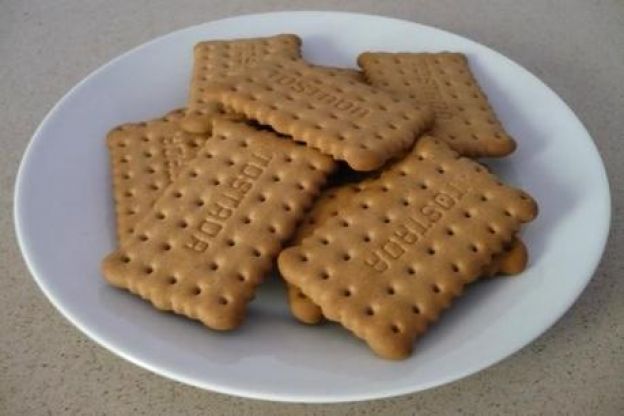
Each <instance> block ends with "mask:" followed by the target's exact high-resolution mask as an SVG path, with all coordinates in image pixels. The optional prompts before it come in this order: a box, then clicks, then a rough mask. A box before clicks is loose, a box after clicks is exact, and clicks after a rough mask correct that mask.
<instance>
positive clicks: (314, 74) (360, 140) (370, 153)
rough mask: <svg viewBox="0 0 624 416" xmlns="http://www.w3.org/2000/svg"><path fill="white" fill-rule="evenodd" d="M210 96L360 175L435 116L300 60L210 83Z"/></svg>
mask: <svg viewBox="0 0 624 416" xmlns="http://www.w3.org/2000/svg"><path fill="white" fill-rule="evenodd" d="M205 92H206V96H207V97H209V98H210V99H212V100H214V101H218V102H219V103H221V104H222V105H223V106H224V107H225V108H226V109H228V110H230V111H232V112H234V113H239V114H243V115H244V116H245V117H247V118H249V119H252V120H256V121H258V122H259V123H261V124H265V125H270V126H271V127H272V128H273V129H274V130H275V131H277V132H279V133H282V134H286V135H289V136H292V138H293V139H294V140H296V141H301V142H304V143H306V144H307V145H308V146H311V147H314V148H316V149H319V150H320V151H321V152H323V153H325V154H328V155H331V156H332V157H333V158H334V159H336V160H344V161H345V162H347V163H348V164H349V166H350V167H351V168H353V169H355V170H361V171H370V170H374V169H377V168H379V167H381V166H382V165H383V164H384V163H385V162H386V161H388V160H390V159H391V158H393V157H394V156H396V155H397V154H400V153H401V152H403V151H405V150H406V149H408V148H409V147H410V146H411V145H412V144H413V143H414V140H415V139H416V138H417V137H418V135H419V133H420V132H422V131H423V130H424V129H426V128H427V127H428V126H429V123H430V122H431V113H430V111H429V110H428V109H427V108H426V107H419V106H418V105H417V104H415V103H414V102H413V101H412V100H409V99H399V98H396V97H393V96H391V95H389V94H388V93H385V92H382V91H380V90H378V89H376V88H373V87H370V86H368V85H366V84H363V83H361V82H358V81H354V80H351V79H348V78H346V77H339V76H330V75H328V74H327V72H326V71H323V70H319V69H318V68H314V67H312V66H310V65H307V64H305V63H303V62H301V61H287V60H281V61H279V60H277V59H275V60H271V61H264V62H262V63H259V64H257V65H256V66H254V67H253V68H252V69H248V70H246V71H245V72H244V73H243V74H240V75H237V76H231V77H227V78H224V79H222V80H219V81H216V82H214V83H211V84H209V85H208V86H207V87H206V90H205Z"/></svg>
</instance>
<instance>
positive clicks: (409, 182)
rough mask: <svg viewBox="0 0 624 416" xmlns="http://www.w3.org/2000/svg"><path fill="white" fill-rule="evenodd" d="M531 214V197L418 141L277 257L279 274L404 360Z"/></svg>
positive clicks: (438, 144) (439, 146) (328, 313)
mask: <svg viewBox="0 0 624 416" xmlns="http://www.w3.org/2000/svg"><path fill="white" fill-rule="evenodd" d="M416 178H418V179H416ZM536 215H537V205H536V204H535V201H533V199H531V198H530V197H529V196H528V195H526V194H525V193H523V192H521V191H519V190H517V189H514V188H511V187H509V186H506V185H504V184H502V183H501V182H499V181H498V180H497V179H496V177H495V176H493V175H492V174H490V173H489V172H487V171H486V169H484V168H483V167H482V166H481V165H479V164H477V163H475V162H473V161H471V160H469V159H466V158H460V157H459V156H458V154H457V153H456V152H454V151H453V150H451V149H450V148H449V147H448V146H447V145H446V144H444V142H442V141H440V140H438V139H435V138H432V137H424V138H421V139H420V140H419V141H418V142H417V144H416V146H415V147H414V149H413V150H412V152H411V153H410V154H409V155H408V156H407V157H406V158H405V159H403V160H402V161H400V162H398V163H396V164H394V165H393V166H392V167H390V168H389V169H387V170H386V171H384V172H383V173H382V175H381V176H380V178H379V179H376V180H374V183H372V182H371V183H369V184H368V185H367V186H366V189H363V190H362V191H361V192H359V193H357V195H355V196H354V197H353V199H352V202H351V203H350V204H349V205H348V206H346V207H342V208H341V209H340V210H339V212H338V215H336V216H335V217H332V218H330V219H328V220H326V221H325V222H324V223H323V225H321V226H320V227H319V228H317V229H316V230H315V231H314V233H313V234H312V235H311V236H309V237H308V238H306V239H305V240H303V242H301V244H299V245H297V246H294V247H290V248H288V249H286V250H284V251H282V253H281V254H280V256H279V258H278V265H279V270H280V272H281V274H282V276H283V277H284V278H285V279H286V280H287V281H288V282H289V283H292V284H294V285H296V286H298V287H299V288H301V290H302V291H303V293H305V295H306V296H308V297H309V298H310V299H311V300H312V301H313V302H314V303H315V304H317V305H319V306H320V308H321V310H322V313H323V315H324V316H325V317H327V318H328V319H330V320H333V321H338V322H340V323H341V324H342V325H343V326H344V327H345V328H347V329H349V330H351V331H352V332H353V333H354V334H355V335H357V336H358V337H360V338H362V339H364V340H365V341H366V342H367V343H368V345H369V346H370V347H371V348H372V349H373V350H374V351H375V352H376V353H377V354H378V355H380V356H382V357H385V358H391V359H399V358H405V357H407V356H408V355H409V354H410V352H411V350H412V345H413V342H414V339H415V338H416V337H417V336H419V335H420V334H422V333H423V332H424V331H425V330H426V327H427V326H428V324H429V323H431V322H433V321H435V320H437V319H438V316H439V315H440V313H441V312H442V310H444V309H445V308H447V307H448V306H449V305H450V303H451V301H452V299H453V298H455V297H456V296H458V295H459V294H461V292H462V289H463V287H464V285H465V284H467V283H470V282H472V281H474V280H475V279H476V278H477V277H478V276H479V275H480V274H481V272H482V271H483V270H484V268H485V266H486V265H487V264H488V263H490V262H491V259H492V256H494V255H496V254H497V253H499V252H501V251H502V250H503V249H504V246H505V245H506V244H508V243H509V242H510V241H511V239H512V238H513V236H514V234H515V233H516V232H517V231H518V229H519V228H520V226H521V224H522V223H524V222H528V221H530V220H532V219H533V218H534V217H535V216H536Z"/></svg>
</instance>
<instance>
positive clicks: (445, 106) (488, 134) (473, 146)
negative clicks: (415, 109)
mask: <svg viewBox="0 0 624 416" xmlns="http://www.w3.org/2000/svg"><path fill="white" fill-rule="evenodd" d="M358 64H359V65H360V67H361V68H362V70H363V71H364V75H365V77H366V79H367V81H368V82H369V83H370V84H371V85H374V86H376V87H379V88H383V89H385V90H387V91H391V92H393V93H396V94H398V95H400V96H408V97H411V98H413V99H415V100H417V101H419V102H421V103H425V104H428V105H429V106H430V107H431V109H432V110H433V112H434V113H435V123H434V125H433V127H432V129H431V130H430V132H429V134H431V135H432V136H435V137H438V138H440V139H442V140H444V141H446V142H447V143H448V144H449V145H450V146H452V147H453V148H454V149H455V150H457V151H458V152H459V153H461V154H462V155H464V156H470V157H484V156H485V157H501V156H506V155H508V154H510V153H511V152H513V151H514V150H515V148H516V143H515V141H514V140H513V139H512V138H511V137H510V136H509V135H508V134H507V133H506V132H505V129H504V128H503V126H502V125H501V123H500V122H499V121H498V119H497V117H496V114H495V113H494V109H493V108H492V107H491V106H490V104H489V102H488V100H487V97H486V96H485V94H484V93H483V91H482V90H481V88H480V87H479V84H478V82H477V80H476V79H475V78H474V76H473V75H472V72H471V71H470V67H469V66H468V60H467V59H466V57H465V56H464V55H463V54H461V53H449V52H443V53H382V52H374V53H373V52H365V53H363V54H361V55H360V56H359V57H358Z"/></svg>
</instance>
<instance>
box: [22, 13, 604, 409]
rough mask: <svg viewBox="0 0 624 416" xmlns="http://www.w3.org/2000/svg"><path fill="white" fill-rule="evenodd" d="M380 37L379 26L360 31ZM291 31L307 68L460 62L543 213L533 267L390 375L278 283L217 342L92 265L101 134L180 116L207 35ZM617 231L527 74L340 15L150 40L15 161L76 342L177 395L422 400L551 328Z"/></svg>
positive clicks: (503, 164)
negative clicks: (371, 55) (161, 380)
mask: <svg viewBox="0 0 624 416" xmlns="http://www.w3.org/2000/svg"><path fill="white" fill-rule="evenodd" d="M371 28H374V30H371ZM283 32H290V33H297V34H298V35H299V36H301V37H302V38H303V42H304V55H305V58H306V59H307V60H309V61H311V62H314V63H318V64H327V65H337V66H354V65H355V58H356V56H357V55H358V54H359V53H360V52H363V51H367V50H383V51H441V50H451V51H460V52H463V53H465V54H467V55H468V57H469V60H470V64H471V67H472V69H473V70H474V72H475V74H476V77H477V78H478V80H479V82H480V83H481V85H482V86H483V88H484V89H485V91H486V93H487V94H488V96H489V97H490V99H491V102H492V104H493V105H494V107H495V108H496V110H497V113H498V115H499V116H500V118H501V119H502V121H503V123H504V125H505V126H506V128H507V129H508V130H509V132H510V133H511V134H512V135H513V136H514V137H515V138H516V140H517V142H518V150H517V151H516V152H515V153H514V154H513V155H512V156H511V157H508V158H505V159H503V160H500V161H496V162H493V163H492V166H493V168H494V170H495V171H496V172H497V173H499V174H500V175H501V176H502V177H503V178H504V179H505V180H507V181H508V182H510V183H512V184H514V185H516V186H519V187H521V188H523V189H525V190H527V191H528V192H529V193H530V194H531V195H533V196H534V197H535V198H536V200H537V201H538V203H539V205H540V215H539V217H538V218H537V220H536V221H534V222H533V223H531V224H529V225H528V226H527V227H526V231H525V232H524V234H523V238H524V239H525V241H526V244H527V246H528V247H529V249H530V253H531V261H530V265H529V267H528V269H527V270H526V271H525V272H524V273H522V275H520V276H518V277H515V278H500V279H492V280H488V281H486V282H482V283H478V284H475V285H473V287H471V288H468V290H467V291H466V294H465V296H463V297H462V298H461V299H459V300H458V301H457V303H456V305H455V307H453V308H451V309H450V310H449V311H448V312H446V313H445V314H444V316H443V317H442V319H441V321H440V322H439V323H438V324H436V325H434V326H433V327H432V329H431V330H430V331H429V332H428V333H427V334H426V335H425V336H423V337H422V339H421V340H419V341H418V342H417V344H416V346H415V350H414V354H413V355H412V357H410V358H409V359H407V360H405V361H401V362H390V361H386V360H383V359H380V358H377V357H376V356H375V355H373V353H371V351H369V350H368V348H367V347H366V346H365V344H364V343H363V342H361V341H359V340H358V339H357V338H355V337H353V336H352V335H351V334H350V333H348V332H347V331H345V330H343V329H342V328H340V327H339V326H338V325H334V324H326V325H321V326H318V327H308V326H303V325H300V324H298V323H296V322H295V321H294V320H293V319H292V318H291V317H290V315H289V312H288V308H287V305H286V302H285V292H284V290H283V288H282V287H281V285H280V284H279V282H277V279H269V281H268V282H267V283H266V284H264V285H263V286H262V288H261V289H260V291H259V293H258V296H257V299H256V300H255V301H254V302H253V303H252V304H251V305H250V309H249V312H248V317H247V320H246V322H245V324H244V325H243V326H242V327H241V328H240V329H239V330H237V331H233V332H231V333H225V334H224V333H217V332H214V331H211V330H209V329H207V328H205V327H203V326H202V325H201V324H199V323H197V322H194V321H190V320H187V319H184V318H181V317H178V316H174V315H173V314H167V313H159V312H157V311H156V310H155V309H153V308H152V307H151V306H150V305H149V304H148V303H147V302H145V301H142V300H140V299H139V298H138V297H135V296H132V295H130V294H128V293H126V292H124V291H121V290H117V289H114V288H112V287H109V286H108V285H107V284H106V283H105V282H104V280H103V278H102V276H101V274H100V270H99V265H100V260H101V259H102V257H103V256H104V255H106V254H107V253H109V252H111V251H112V250H113V249H114V248H115V234H114V212H113V204H112V196H111V179H110V176H111V175H110V171H109V163H108V153H107V150H106V146H105V140H104V137H105V135H106V133H107V132H108V130H109V129H111V128H112V127H114V126H116V125H118V124H121V123H125V122H128V121H138V120H145V119H150V118H155V117H158V116H160V115H162V114H164V113H166V112H167V111H169V110H171V109H173V108H176V107H181V106H183V105H184V103H185V98H186V94H187V87H188V80H189V74H190V70H191V64H192V53H191V51H192V47H193V45H194V44H195V43H196V42H198V41H200V40H205V39H218V38H237V37H252V36H266V35H272V34H276V33H283ZM609 222H610V195H609V187H608V183H607V177H606V174H605V170H604V167H603V165H602V162H601V159H600V156H599V155H598V153H597V151H596V148H595V147H594V144H593V142H592V139H591V138H590V136H589V135H588V133H587V131H586V130H585V128H584V127H583V125H582V124H581V123H580V122H579V120H578V119H577V118H576V117H575V115H574V114H573V113H572V111H571V110H570V109H569V108H568V107H567V105H566V104H565V103H564V102H563V101H562V100H561V99H560V98H559V97H558V96H557V95H556V94H555V93H554V92H553V91H552V90H550V89H549V88H548V87H547V86H546V85H544V84H543V83H542V82H541V81H540V80H539V79H537V78H536V77H535V76H533V75H531V74H530V73H529V72H527V71H526V70H525V69H523V68H522V67H520V66H519V65H517V64H515V63H514V62H512V61H510V60H509V59H507V58H505V57H504V56H502V55H500V54H499V53H497V52H495V51H493V50H491V49H488V48H487V47H485V46H482V45H480V44H477V43H475V42H473V41H470V40H468V39H465V38H463V37H460V36H457V35H454V34H451V33H448V32H444V31H442V30H439V29H435V28H431V27H427V26H422V25H418V24H415V23H411V22H406V21H401V20H395V19H390V18H385V17H377V16H367V15H358V14H347V13H333V12H284V13H270V14H261V15H249V16H240V17H234V18H229V19H224V20H219V21H216V22H211V23H206V24H203V25H200V26H195V27H191V28H188V29H184V30H181V31H178V32H175V33H171V34H169V35H167V36H164V37H161V38H158V39H156V40H154V41H151V42H148V43H146V44H145V45H142V46H140V47H138V48H136V49H134V50H132V51H130V52H128V53H126V54H124V55H122V56H121V57H119V58H117V59H114V60H113V61H112V62H110V63H108V64H107V65H104V66H103V67H102V68H100V69H99V70H97V71H95V72H94V73H93V74H91V75H90V76H88V77H87V78H86V79H85V80H83V81H82V82H80V83H79V84H78V85H77V86H76V87H74V88H73V89H72V90H71V91H70V92H69V93H67V95H65V97H63V99H61V101H59V102H58V104H57V105H56V106H55V107H54V108H53V109H52V111H50V113H49V114H48V115H47V117H46V118H45V119H44V121H43V122H42V123H41V125H40V126H39V128H38V129H37V131H36V133H35V135H34V137H33V138H32V140H31V142H30V145H29V146H28V149H27V151H26V154H25V155H24V159H23V161H22V164H21V167H20V171H19V174H18V177H17V183H16V197H15V225H16V229H17V235H18V238H19V243H20V246H21V249H22V252H23V254H24V258H25V259H26V262H27V263H28V267H29V268H30V270H31V272H32V274H33V276H34V277H35V279H36V280H37V283H38V284H39V286H40V287H41V289H42V290H43V291H44V292H45V294H46V295H47V296H48V297H49V299H50V300H51V302H52V303H53V304H54V305H55V306H56V307H57V308H58V309H59V310H60V311H61V313H63V315H65V317H67V319H69V320H70V321H71V322H72V323H74V324H75V325H76V326H77V327H78V328H80V329H81V330H82V331H84V332H85V333H86V334H87V335H88V336H90V337H91V338H93V339H94V340H95V341H97V342H98V343H100V344H101V345H103V346H105V347H106V348H108V349H110V350H111V351H113V352H115V353H117V354H119V355H120V356H122V357H124V358H126V359H127V360H129V361H132V362H133V363H135V364H138V365H140V366H142V367H145V368H147V369H149V370H152V371H154V372H156V373H158V374H162V375H164V376H166V377H170V378H172V379H175V380H179V381H182V382H184V383H188V384H192V385H195V386H199V387H202V388H206V389H210V390H216V391H219V392H223V393H228V394H234V395H240V396H246V397H254V398H261V399H269V400H282V401H306V402H338V401H352V400H365V399H373V398H381V397H388V396H394V395H399V394H404V393H410V392H415V391H418V390H423V389H427V388H430V387H434V386H439V385H441V384H444V383H448V382H451V381H453V380H457V379H459V378H462V377H465V376H467V375H469V374H473V373H475V372H477V371H479V370H481V369H483V368H485V367H487V366H490V365H492V364H494V363H496V362H497V361H499V360H501V359H503V358H505V357H507V356H509V355H510V354H512V353H514V352H515V351H517V350H518V349H520V348H522V347H523V346H525V345H527V344H528V343H529V342H531V341H532V340H533V339H535V338H536V337H537V336H538V335H540V334H541V333H542V332H544V331H545V330H546V329H547V328H549V327H550V326H551V325H552V324H553V323H554V322H555V321H556V320H557V319H558V318H559V317H560V316H561V315H562V314H563V313H564V312H565V311H566V310H567V309H568V308H569V307H570V305H571V304H572V302H574V300H575V299H576V298H577V297H578V296H579V294H580V293H581V291H582V290H583V288H584V287H585V286H586V285H587V283H588V281H589V279H590V278H591V276H592V273H593V271H594V269H595V268H596V266H597V264H598V261H599V260H600V257H601V254H602V251H603V248H604V245H605V241H606V237H607V234H608V229H609Z"/></svg>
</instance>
